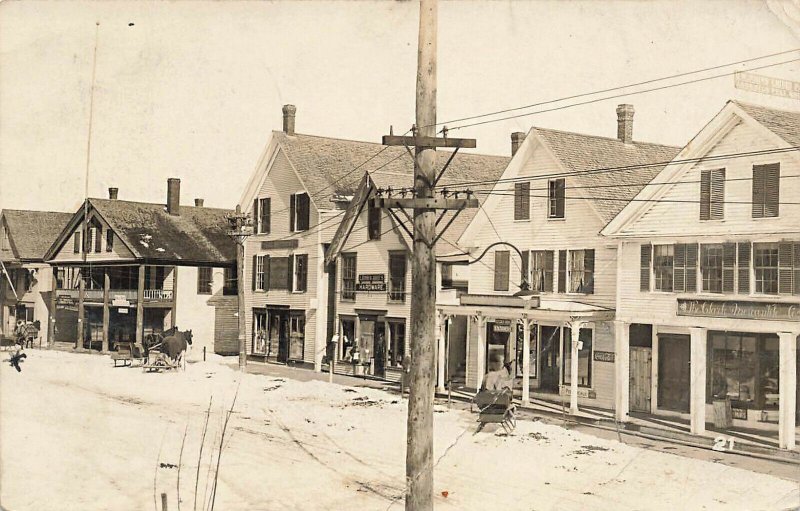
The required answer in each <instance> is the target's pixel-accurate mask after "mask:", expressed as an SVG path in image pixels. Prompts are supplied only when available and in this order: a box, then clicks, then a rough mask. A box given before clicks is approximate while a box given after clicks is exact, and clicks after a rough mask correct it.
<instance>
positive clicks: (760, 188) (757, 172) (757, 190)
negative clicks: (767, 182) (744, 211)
mask: <svg viewBox="0 0 800 511" xmlns="http://www.w3.org/2000/svg"><path fill="white" fill-rule="evenodd" d="M765 191H766V190H765V189H764V173H763V172H762V170H761V167H760V166H758V165H756V166H754V167H753V201H752V202H753V204H752V207H753V218H761V217H763V216H764V202H765V200H764V196H765V193H764V192H765Z"/></svg>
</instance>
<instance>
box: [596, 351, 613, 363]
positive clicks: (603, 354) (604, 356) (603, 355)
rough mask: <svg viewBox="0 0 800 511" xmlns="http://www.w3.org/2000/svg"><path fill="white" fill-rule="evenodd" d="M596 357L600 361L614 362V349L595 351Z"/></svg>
mask: <svg viewBox="0 0 800 511" xmlns="http://www.w3.org/2000/svg"><path fill="white" fill-rule="evenodd" d="M594 359H595V360H596V361H598V362H614V352H613V351H595V352H594Z"/></svg>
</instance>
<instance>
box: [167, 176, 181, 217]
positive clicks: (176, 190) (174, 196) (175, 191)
mask: <svg viewBox="0 0 800 511" xmlns="http://www.w3.org/2000/svg"><path fill="white" fill-rule="evenodd" d="M167 213H169V214H170V215H180V214H181V180H180V179H178V178H177V177H171V178H169V179H167Z"/></svg>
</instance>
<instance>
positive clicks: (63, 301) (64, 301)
mask: <svg viewBox="0 0 800 511" xmlns="http://www.w3.org/2000/svg"><path fill="white" fill-rule="evenodd" d="M75 303H76V301H75V299H74V298H72V297H71V296H70V295H58V296H56V305H67V306H69V305H75Z"/></svg>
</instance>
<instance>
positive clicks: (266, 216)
mask: <svg viewBox="0 0 800 511" xmlns="http://www.w3.org/2000/svg"><path fill="white" fill-rule="evenodd" d="M271 216H272V199H271V198H266V199H262V203H261V232H263V233H265V234H269V233H270V230H271V229H270V227H271V226H270V223H271V222H272V218H271Z"/></svg>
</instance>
